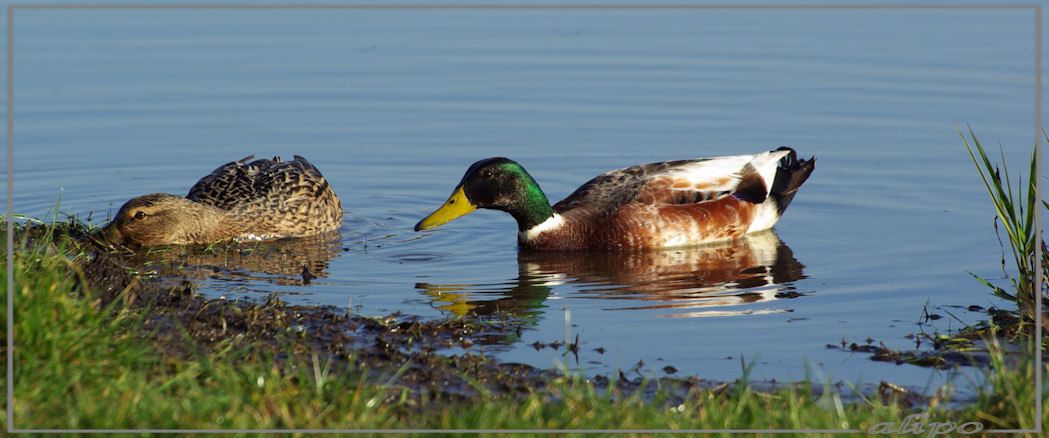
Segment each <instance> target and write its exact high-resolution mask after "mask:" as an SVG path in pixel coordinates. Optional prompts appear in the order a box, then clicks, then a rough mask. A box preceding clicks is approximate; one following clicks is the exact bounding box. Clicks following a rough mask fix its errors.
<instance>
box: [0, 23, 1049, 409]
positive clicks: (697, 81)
mask: <svg viewBox="0 0 1049 438" xmlns="http://www.w3.org/2000/svg"><path fill="white" fill-rule="evenodd" d="M14 22H15V29H14V35H15V36H14V40H15V52H14V62H15V65H14V75H15V76H14V79H15V102H14V103H15V115H14V121H15V130H14V139H15V151H14V155H15V158H14V159H15V161H14V169H15V174H14V184H15V185H14V192H15V199H14V204H15V210H16V212H17V213H20V214H26V215H29V216H37V217H39V216H43V215H45V214H48V212H49V211H51V210H53V209H54V207H55V205H56V203H58V201H59V198H61V204H60V206H59V210H60V211H61V212H62V213H69V214H74V215H76V216H78V217H80V218H81V219H86V218H88V217H90V220H91V221H92V222H93V223H97V224H101V223H104V222H105V221H106V220H108V218H109V217H110V216H111V215H112V214H113V213H114V212H115V211H116V209H117V208H119V206H120V205H121V204H122V203H123V202H125V201H126V200H127V199H129V198H131V197H134V196H137V195H142V194H146V193H152V192H166V193H174V194H185V192H186V191H188V189H189V187H190V186H192V185H193V183H194V182H196V180H197V179H198V178H200V177H201V176H204V175H206V174H207V173H209V172H210V171H211V170H213V169H214V168H216V167H218V166H219V165H221V164H223V163H226V162H228V161H232V160H235V159H239V158H242V157H244V156H247V155H251V154H258V155H259V156H271V155H283V156H285V157H290V156H291V155H293V154H298V155H303V156H305V157H307V158H309V159H310V160H312V161H313V162H314V163H315V164H316V165H317V166H318V167H319V168H320V169H321V171H322V172H324V174H325V176H326V177H327V178H328V180H329V181H330V182H331V184H332V186H333V187H334V188H335V190H336V191H337V192H338V193H339V195H340V196H341V198H342V202H343V206H344V208H345V210H346V218H345V223H344V225H343V227H342V228H341V229H340V230H339V231H340V232H339V234H338V235H337V236H334V237H331V236H329V237H327V238H321V239H312V240H307V241H302V242H278V243H276V244H273V245H259V246H251V247H250V248H248V249H243V248H242V249H239V250H238V249H233V250H230V251H225V250H222V251H219V253H218V255H212V254H201V253H200V252H199V251H198V252H196V253H194V252H193V251H190V252H188V253H184V254H183V253H179V252H178V251H175V254H176V255H175V257H179V258H180V260H182V261H183V263H182V264H183V266H184V269H183V271H182V273H181V274H180V275H184V276H185V277H186V278H188V279H190V280H192V281H194V282H196V283H197V284H198V285H199V288H200V291H201V292H202V293H203V294H205V295H207V296H211V297H217V296H225V297H252V298H263V297H266V296H268V295H269V294H274V293H276V294H280V295H281V298H282V299H285V300H286V301H289V302H292V303H297V304H322V305H333V306H338V307H340V308H349V309H350V310H351V311H355V312H360V313H365V314H373V315H385V314H389V313H393V312H397V311H400V312H404V313H407V314H415V315H422V316H426V317H434V318H437V317H459V316H463V317H473V318H491V319H498V320H507V321H511V322H512V323H515V324H521V326H522V327H523V330H522V337H521V339H520V340H519V341H517V342H515V343H512V344H510V345H492V346H481V347H478V349H481V348H483V349H484V350H485V351H486V352H488V353H494V354H496V355H497V356H498V357H500V358H502V359H504V360H507V361H515V362H525V363H530V364H534V365H537V366H543V367H546V366H551V365H553V364H554V363H555V362H564V363H568V365H569V366H573V367H581V368H583V369H585V370H586V371H587V372H588V373H609V372H613V371H614V370H616V369H620V370H636V372H637V373H638V374H640V375H646V376H649V375H651V376H661V375H665V373H666V371H665V370H664V367H665V366H667V365H671V366H672V367H673V368H674V369H676V370H677V371H676V373H675V374H674V375H676V376H685V375H693V374H694V375H698V376H700V377H702V378H708V379H735V378H737V377H739V376H740V363H739V362H740V359H741V358H742V359H744V360H746V361H747V362H751V361H755V362H756V363H757V365H756V367H755V369H754V374H752V378H755V379H777V380H796V379H801V378H804V377H805V376H806V375H807V374H808V375H812V376H813V377H814V378H817V379H822V378H828V379H834V380H845V381H848V382H857V381H862V382H877V381H879V380H888V381H892V382H894V383H897V384H902V385H905V386H909V387H912V388H917V389H922V388H923V387H925V385H926V384H928V383H942V382H944V381H946V380H947V379H950V378H952V377H951V373H940V372H936V371H931V370H928V369H922V368H917V367H911V366H896V365H892V364H885V363H875V362H871V361H869V360H868V358H867V356H866V355H852V354H849V353H845V352H842V351H840V350H834V349H828V348H827V347H826V346H827V344H837V345H840V344H841V342H843V341H847V342H853V341H855V342H859V343H861V344H862V343H863V342H865V340H866V339H868V338H870V339H872V340H874V341H875V342H882V343H884V344H885V345H886V346H888V347H892V348H908V347H912V346H913V345H914V341H913V340H912V339H910V338H905V336H907V335H910V334H913V333H916V332H920V331H925V332H930V333H931V332H933V331H938V332H941V333H944V332H947V331H949V330H953V329H957V328H958V327H959V326H961V325H962V323H963V322H973V321H975V320H978V319H980V318H982V315H981V314H979V313H970V312H968V311H966V310H965V309H964V308H965V307H966V306H968V305H970V304H977V305H981V306H984V307H989V306H992V305H1003V303H1000V302H998V301H996V300H995V299H993V298H991V297H990V295H989V293H988V291H987V290H986V288H985V287H983V286H981V285H980V284H978V283H977V282H976V281H975V280H974V279H973V278H971V277H970V276H969V274H967V271H968V272H973V273H975V274H977V275H981V276H984V277H988V278H991V279H993V280H996V281H997V280H1001V276H1002V274H1001V271H1000V267H999V261H1000V255H1001V252H1000V249H999V245H998V242H997V240H996V238H995V235H994V228H993V222H992V220H993V210H992V209H991V206H990V203H989V201H988V199H987V196H986V194H985V193H984V191H983V188H982V185H981V182H980V180H979V178H978V177H977V175H976V173H975V171H974V169H973V166H972V163H971V162H969V157H968V155H967V154H966V152H965V149H964V147H963V145H962V143H961V140H960V138H959V136H958V132H957V131H956V125H958V126H960V127H961V128H962V129H963V130H964V129H967V128H966V127H967V126H971V127H972V128H973V129H974V130H975V132H976V133H977V135H978V136H979V137H980V139H981V140H982V141H983V142H984V143H985V144H986V145H989V146H991V147H992V148H993V147H994V146H996V145H998V144H1001V145H1002V146H1003V147H1004V148H1005V156H1006V159H1007V160H1008V162H1009V164H1010V165H1011V166H1012V169H1013V170H1014V171H1016V172H1019V171H1021V170H1023V169H1024V168H1025V162H1026V160H1027V159H1028V157H1029V155H1028V154H1029V153H1030V150H1031V146H1032V145H1033V143H1034V135H1033V133H1034V119H1033V114H1034V102H1033V98H1032V96H1033V87H1034V78H1033V71H1034V59H1033V55H1032V54H1033V53H1034V47H1033V39H1034V37H1033V36H1034V29H1033V28H1032V26H1033V20H1032V17H1031V13H1030V12H1029V11H1026V10H984V9H980V10H942V9H937V10H913V9H906V10H889V9H877V10H809V9H805V10H762V9H745V10H737V9H731V10H718V9H714V10H705V9H698V10H693V9H687V10H664V9H652V10H607V9H582V10H561V9H516V10H515V9H510V10H502V9H499V10H490V9H480V10H478V9H448V10H441V9H436V10H435V9H427V10H411V9H407V10H401V9H396V10H383V9H366V10H362V9H339V10H311V9H303V10H224V9H208V10H120V9H117V10H113V9H105V10H80V9H62V10H46V9H45V10H18V11H16V14H15V21H14ZM781 145H789V146H792V147H794V148H796V149H797V150H798V151H799V153H800V154H801V155H803V156H805V157H808V156H816V157H817V158H818V165H817V168H816V171H815V173H814V174H813V175H812V177H811V178H810V179H809V181H808V182H807V183H806V184H805V185H804V186H803V187H802V188H801V190H800V191H799V193H798V195H797V197H796V198H795V199H794V201H793V203H792V204H791V206H790V209H789V210H788V211H787V213H786V215H785V217H784V218H783V220H782V221H781V222H780V223H779V224H778V225H777V227H776V229H775V231H774V232H770V233H763V234H762V235H758V236H753V237H752V238H750V239H748V240H746V241H743V242H738V243H736V244H734V245H723V246H720V247H714V248H679V249H671V250H660V251H635V252H620V253H615V252H595V253H584V254H533V253H527V252H521V251H519V250H518V249H517V248H516V241H515V239H516V236H515V235H516V227H515V224H514V223H513V220H512V218H510V217H509V216H508V215H506V214H503V213H501V212H494V211H478V212H475V213H472V214H470V215H468V216H466V217H463V218H461V219H458V220H456V221H454V222H452V223H449V224H447V225H445V226H442V227H440V228H437V229H434V230H431V231H425V232H421V233H416V232H413V231H412V226H413V225H414V224H415V222H416V221H418V220H419V219H420V218H422V217H423V216H425V215H426V214H428V213H429V212H430V211H432V210H433V209H435V208H437V207H438V206H439V205H440V203H441V202H443V201H444V200H445V199H446V198H447V196H448V194H449V193H450V191H451V189H452V188H453V186H454V185H455V183H456V182H458V181H459V179H460V178H461V177H462V173H463V172H464V171H465V169H466V168H467V166H468V165H469V164H470V163H472V162H474V161H476V160H478V159H481V158H485V157H490V156H507V157H511V158H513V159H515V160H517V161H519V162H520V163H522V164H523V165H524V166H525V167H526V168H527V169H528V170H529V172H530V173H531V174H532V175H533V176H534V177H535V178H536V180H537V181H539V183H540V184H541V185H542V187H543V189H544V190H545V191H546V193H547V195H548V196H549V197H550V199H551V200H558V199H561V198H563V197H564V196H567V195H568V194H569V193H571V192H572V191H573V190H574V189H575V188H576V187H578V186H579V185H581V184H582V183H584V182H586V181H587V180H588V179H590V178H591V177H593V176H596V175H597V174H599V173H602V172H604V171H607V170H610V169H615V168H620V167H625V166H629V165H634V164H641V163H647V162H655V161H662V160H668V159H679V158H697V157H707V156H719V155H734V154H751V153H757V152H761V151H765V150H770V149H774V148H776V147H778V146H781ZM303 266H305V267H307V269H308V270H309V271H310V272H311V273H312V274H314V275H316V276H317V277H316V278H313V279H312V280H311V281H309V283H308V284H304V282H303V280H302V276H301V273H302V269H303ZM178 278H181V277H178ZM176 279H177V278H176ZM926 308H927V309H928V311H929V312H932V313H937V314H940V315H943V316H944V317H945V318H944V319H941V320H939V321H935V322H932V321H924V320H923V318H922V316H923V312H924V311H925V309H926ZM948 312H949V313H950V315H952V316H948V314H947V313H948ZM954 317H957V318H958V319H959V320H960V321H959V320H955V319H954ZM566 321H568V322H569V324H570V325H569V326H568V327H567V330H566ZM919 322H921V323H922V324H919ZM577 336H578V339H579V341H580V349H579V353H578V357H566V356H564V349H560V350H554V349H553V348H536V347H534V345H535V344H536V343H539V344H550V343H553V342H555V341H562V342H563V341H565V340H574V339H575V338H576V337H577ZM452 353H458V352H452ZM632 372H633V371H632ZM971 374H973V375H975V374H977V373H976V372H972V373H971ZM958 381H959V385H961V386H964V385H965V383H964V382H965V379H959V380H958Z"/></svg>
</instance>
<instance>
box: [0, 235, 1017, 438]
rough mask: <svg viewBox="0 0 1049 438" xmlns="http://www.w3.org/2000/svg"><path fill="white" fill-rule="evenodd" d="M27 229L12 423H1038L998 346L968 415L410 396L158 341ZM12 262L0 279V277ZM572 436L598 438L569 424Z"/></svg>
mask: <svg viewBox="0 0 1049 438" xmlns="http://www.w3.org/2000/svg"><path fill="white" fill-rule="evenodd" d="M19 228H20V230H21V233H22V234H21V235H20V236H19V239H18V243H17V246H18V248H17V249H16V251H15V254H13V265H12V267H13V271H14V276H15V278H14V283H15V288H14V291H13V293H14V301H15V308H14V317H15V320H14V323H15V333H14V336H15V350H14V352H15V353H14V357H13V359H14V364H15V376H14V381H13V384H14V393H15V403H14V406H13V411H14V417H13V419H14V424H13V425H12V426H13V427H15V428H17V429H96V428H98V429H144V428H148V429H405V428H409V429H602V430H604V429H864V430H866V429H867V428H868V427H871V426H872V425H875V424H878V423H881V422H886V421H897V422H898V421H901V420H902V419H903V418H904V417H906V416H907V415H909V414H912V413H916V412H917V413H922V414H925V415H927V416H928V419H927V420H926V422H927V423H928V422H934V421H939V422H950V421H955V422H966V421H981V422H982V423H983V424H984V425H985V428H986V429H991V428H1021V427H1023V428H1028V427H1033V425H1034V423H1033V422H1034V414H1033V412H1032V411H1031V409H1030V408H1031V407H1032V406H1033V400H1034V396H1035V390H1034V388H1032V385H1031V384H1030V382H1031V381H1032V380H1033V373H1034V371H1033V370H1034V368H1033V361H1031V360H1024V361H1022V362H1021V365H1020V366H1019V368H1017V367H1016V366H1015V365H1012V366H1006V365H1005V364H1004V361H1005V355H1004V354H1003V353H1000V352H998V353H996V357H997V359H996V360H997V361H998V363H997V364H996V365H997V366H996V368H995V369H996V370H998V372H996V373H995V374H994V375H993V376H992V377H991V378H990V382H991V389H990V390H989V391H988V392H987V393H986V394H984V395H982V396H981V398H980V400H979V402H978V403H977V404H976V405H974V406H972V407H971V408H967V409H965V410H962V411H950V410H947V409H945V408H944V404H943V402H944V401H945V400H944V399H943V398H934V399H933V400H932V401H930V402H929V403H928V404H926V405H925V406H924V407H921V408H918V409H917V410H915V409H911V408H906V407H904V406H905V405H904V404H903V403H896V402H893V401H891V400H882V399H881V397H878V396H872V397H871V398H870V399H868V400H861V401H859V402H852V403H845V402H843V401H842V399H841V398H840V397H839V396H838V395H836V394H834V393H829V394H823V395H815V394H814V393H813V391H811V390H810V388H809V386H808V385H807V384H804V383H803V384H801V385H799V386H792V387H789V388H785V389H782V390H779V391H775V392H772V393H765V392H759V391H754V390H752V389H750V388H748V387H747V386H746V385H738V386H736V387H734V388H727V389H725V388H719V389H694V390H691V391H689V392H688V393H687V394H686V395H684V397H683V398H680V399H674V401H673V402H671V401H670V400H671V399H672V398H673V397H675V396H674V395H672V392H671V391H659V390H657V391H655V395H644V394H641V393H639V392H636V391H620V390H617V389H615V388H616V387H615V385H610V386H609V388H611V389H598V387H597V386H595V385H594V384H592V383H590V382H588V381H586V380H585V379H584V378H583V377H581V376H579V375H574V374H566V375H564V376H562V377H560V378H556V379H552V380H551V381H549V382H548V383H547V384H546V386H545V387H541V388H535V390H534V391H533V392H532V393H530V394H527V395H524V396H510V395H506V394H492V393H486V395H483V396H482V398H483V399H482V400H480V401H473V402H467V403H455V402H446V401H442V402H427V401H426V399H425V398H414V397H409V396H408V395H410V393H411V391H412V389H410V388H407V387H404V386H400V385H397V384H394V383H390V382H392V381H393V379H391V378H389V374H386V376H387V377H383V378H375V377H374V376H375V374H374V373H369V372H368V370H361V369H356V368H354V367H353V366H350V367H349V368H348V369H346V370H345V371H342V368H339V369H340V371H338V372H333V371H332V370H333V369H336V368H335V367H331V366H330V365H331V364H330V363H327V362H326V361H325V360H323V359H318V358H317V357H318V355H311V354H309V352H308V351H307V352H306V354H305V355H293V357H296V358H302V357H305V359H295V358H293V359H288V360H276V359H275V358H273V357H267V356H262V355H258V354H251V353H248V352H246V351H239V350H235V349H232V348H220V349H218V351H217V352H215V353H198V354H197V355H195V356H194V357H190V358H186V357H184V356H181V357H180V356H179V355H177V354H174V353H171V352H167V351H159V350H158V349H157V348H156V347H155V346H154V345H153V344H151V343H150V341H149V334H148V333H144V332H143V329H142V317H143V315H141V314H136V313H135V312H133V311H129V310H128V308H125V307H123V303H122V302H121V300H113V301H112V304H109V305H107V306H102V305H101V301H100V300H99V299H98V296H97V293H96V292H95V291H92V290H90V289H88V288H87V285H86V282H85V280H84V275H83V273H82V272H81V270H80V269H81V268H80V262H81V261H82V260H83V259H84V258H85V257H87V255H86V254H85V253H83V252H80V250H79V249H78V248H77V246H76V244H75V242H72V241H70V240H68V239H62V238H60V237H56V236H60V235H62V234H63V231H62V230H61V228H57V227H52V229H51V230H50V231H45V232H44V233H42V235H41V234H40V233H37V234H34V236H36V237H35V238H33V239H28V238H27V237H26V236H27V235H28V234H30V233H27V232H26V229H27V227H19ZM36 230H37V231H39V229H36ZM53 242H58V243H53ZM4 255H5V256H6V254H4ZM5 260H6V257H5ZM5 263H6V261H5ZM4 268H5V269H3V270H2V271H3V274H0V275H3V278H0V283H4V284H6V275H7V274H6V266H4ZM3 298H4V302H6V298H7V297H6V291H5V296H4V297H3ZM5 310H6V309H5ZM4 322H5V323H6V320H5V321H4ZM5 341H6V339H5ZM282 341H284V342H288V343H289V347H288V348H289V351H290V349H296V351H300V352H301V351H302V349H303V348H304V347H302V346H301V345H299V346H295V345H293V343H294V337H292V336H289V338H288V339H285V340H282ZM186 342H191V341H190V340H188V339H187V341H186ZM190 350H191V351H192V350H193V349H190ZM200 351H203V350H200ZM5 358H6V357H5ZM1014 368H1016V371H1013V369H1014ZM380 374H381V373H380ZM369 376H372V377H369ZM742 380H743V381H746V371H744V372H743V375H742ZM652 384H653V385H657V384H661V383H659V382H652ZM5 389H6V388H5ZM946 392H947V393H949V392H950V391H949V390H948V391H946ZM5 408H6V406H5ZM0 415H6V413H0ZM3 421H4V423H7V422H8V421H11V419H10V418H6V417H3ZM575 435H579V436H593V435H582V434H568V436H575ZM638 435H645V436H650V435H651V434H640V433H639V434H638ZM769 435H770V436H771V434H769ZM469 436H474V435H469ZM515 436H516V435H515ZM775 436H783V435H779V434H777V435H775ZM809 436H811V435H809Z"/></svg>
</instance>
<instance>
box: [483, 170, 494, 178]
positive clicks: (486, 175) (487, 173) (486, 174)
mask: <svg viewBox="0 0 1049 438" xmlns="http://www.w3.org/2000/svg"><path fill="white" fill-rule="evenodd" d="M483 175H484V177H485V179H492V171H491V170H486V171H484V173H483Z"/></svg>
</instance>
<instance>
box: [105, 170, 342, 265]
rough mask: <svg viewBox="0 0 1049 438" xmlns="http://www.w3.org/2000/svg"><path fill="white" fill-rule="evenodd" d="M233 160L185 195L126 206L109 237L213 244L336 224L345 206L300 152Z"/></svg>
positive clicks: (142, 242)
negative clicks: (292, 156) (290, 157)
mask: <svg viewBox="0 0 1049 438" xmlns="http://www.w3.org/2000/svg"><path fill="white" fill-rule="evenodd" d="M252 158H254V156H249V157H246V158H244V159H241V160H238V161H234V162H231V163H227V164H225V165H223V166H221V167H219V168H218V169H215V171H213V172H211V174H209V175H208V176H205V177H204V178H202V179H201V180H200V181H198V182H197V183H196V184H195V185H193V187H192V188H191V189H190V190H189V194H188V195H187V196H186V197H185V198H183V197H180V196H175V195H168V194H162V193H154V194H150V195H145V196H140V197H138V198H135V199H132V200H130V201H128V202H127V203H126V204H124V206H123V207H121V208H120V211H118V212H117V216H116V217H115V218H114V219H113V222H112V223H110V224H109V225H108V226H107V227H106V228H104V229H103V237H104V238H105V239H106V240H107V241H109V242H112V243H123V244H140V245H159V244H210V243H214V242H217V241H220V240H225V239H237V240H245V239H257V240H265V239H276V238H283V237H302V236H308V235H313V234H319V233H323V232H326V231H331V230H335V229H337V228H338V227H339V226H340V225H341V224H342V205H341V203H340V202H339V198H338V196H336V195H335V191H334V190H332V188H331V186H329V185H328V182H327V180H326V179H325V178H324V176H323V175H321V173H320V171H319V170H317V168H316V167H314V166H313V164H311V163H310V162H309V161H307V160H306V159H305V158H303V157H300V156H297V155H296V156H295V159H294V160H292V161H283V160H281V159H280V158H274V159H272V160H267V159H260V160H255V161H252V162H248V160H250V159H252Z"/></svg>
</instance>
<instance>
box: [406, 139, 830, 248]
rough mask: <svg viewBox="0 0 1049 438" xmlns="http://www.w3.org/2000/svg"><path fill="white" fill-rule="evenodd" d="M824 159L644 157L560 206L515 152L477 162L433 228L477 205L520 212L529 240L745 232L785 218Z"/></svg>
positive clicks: (640, 243) (633, 244) (430, 221)
mask: <svg viewBox="0 0 1049 438" xmlns="http://www.w3.org/2000/svg"><path fill="white" fill-rule="evenodd" d="M815 165H816V159H815V158H810V159H808V160H799V159H798V157H797V154H795V152H794V150H793V149H790V148H787V147H781V148H779V149H776V150H774V151H769V152H764V153H760V154H757V155H737V156H731V157H720V158H708V159H697V160H678V161H667V162H663V163H652V164H644V165H641V166H634V167H627V168H625V169H619V170H613V171H611V172H607V173H605V174H602V175H599V176H598V177H596V178H594V179H592V180H590V181H589V182H587V183H586V184H583V186H582V187H580V188H578V189H576V191H575V192H574V193H572V194H571V195H569V196H568V197H567V198H565V199H564V200H563V201H561V202H558V203H557V204H555V205H554V206H553V207H551V206H550V202H549V201H548V200H547V198H546V195H545V194H543V191H542V190H540V189H539V185H538V184H536V182H535V180H534V179H532V176H531V175H529V174H528V172H526V171H525V170H524V168H523V167H521V165H520V164H518V163H517V162H515V161H513V160H509V159H507V158H487V159H484V160H481V161H478V162H476V163H474V164H473V165H472V166H470V168H469V169H467V170H466V175H465V176H463V179H462V181H460V182H459V185H458V186H456V188H455V190H454V191H453V193H452V196H451V197H449V198H448V201H447V202H445V203H444V205H443V206H441V208H439V209H437V211H435V212H433V213H431V214H430V215H429V216H427V217H425V218H424V219H423V220H421V221H419V223H418V224H416V225H415V230H416V231H419V230H425V229H429V228H433V227H436V226H439V225H442V224H444V223H447V222H448V221H450V220H452V219H455V218H457V217H459V216H462V215H465V214H467V213H470V212H471V211H474V210H475V209H477V208H490V209H495V210H502V211H505V212H507V213H510V215H512V216H513V217H514V219H516V220H517V227H518V234H517V241H518V242H519V243H520V245H521V247H522V248H527V249H544V250H571V249H584V248H655V247H668V246H680V245H693V244H701V243H707V242H714V241H721V240H729V239H735V238H738V237H740V236H743V235H744V234H747V233H753V232H757V231H762V230H766V229H769V228H772V225H774V224H775V223H776V221H777V220H779V218H780V215H782V214H783V210H785V209H786V208H787V205H788V204H790V201H791V199H793V198H794V193H795V191H796V190H797V189H798V187H800V186H801V184H802V183H804V182H805V180H806V179H807V178H808V177H809V174H810V173H812V169H814V168H815Z"/></svg>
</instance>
